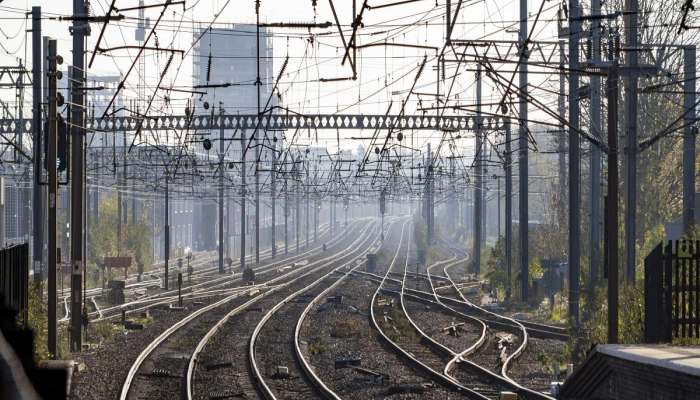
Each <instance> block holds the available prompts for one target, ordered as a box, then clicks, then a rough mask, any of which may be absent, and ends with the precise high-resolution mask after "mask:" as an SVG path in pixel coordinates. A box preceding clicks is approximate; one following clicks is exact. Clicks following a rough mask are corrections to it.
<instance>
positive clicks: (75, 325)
mask: <svg viewBox="0 0 700 400" xmlns="http://www.w3.org/2000/svg"><path fill="white" fill-rule="evenodd" d="M73 16H74V18H75V19H74V20H73V26H72V34H73V68H72V73H71V103H72V104H71V132H72V135H71V136H72V141H71V164H72V165H71V171H70V174H71V218H70V219H71V221H70V223H71V236H70V242H71V246H70V247H71V258H72V271H71V324H70V325H71V335H70V336H71V340H70V344H71V346H70V347H71V351H74V352H76V351H80V350H81V348H82V337H81V328H82V315H83V313H82V287H81V285H82V273H83V267H84V265H83V261H84V257H83V256H84V254H85V248H84V245H85V243H83V240H84V236H83V227H84V215H83V214H84V204H83V200H84V199H83V191H84V190H85V176H84V166H83V162H84V160H83V156H84V151H83V146H84V141H85V97H84V90H83V88H84V86H85V36H88V35H89V34H90V24H89V22H88V20H87V16H88V14H87V9H86V7H85V0H73Z"/></svg>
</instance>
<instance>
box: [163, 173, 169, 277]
mask: <svg viewBox="0 0 700 400" xmlns="http://www.w3.org/2000/svg"><path fill="white" fill-rule="evenodd" d="M164 227H165V231H164V234H163V236H164V237H165V243H164V246H165V247H164V249H163V250H164V251H163V253H164V254H163V256H164V262H163V264H164V266H165V285H164V286H165V290H168V289H169V285H170V280H169V279H168V278H169V277H168V273H169V272H170V271H169V269H170V265H169V262H170V177H169V174H168V169H167V168H166V169H165V224H164Z"/></svg>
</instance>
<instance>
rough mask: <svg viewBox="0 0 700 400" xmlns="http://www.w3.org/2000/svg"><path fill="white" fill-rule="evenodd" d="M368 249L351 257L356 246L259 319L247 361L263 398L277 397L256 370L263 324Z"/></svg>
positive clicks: (269, 399)
mask: <svg viewBox="0 0 700 400" xmlns="http://www.w3.org/2000/svg"><path fill="white" fill-rule="evenodd" d="M377 240H379V239H378V238H375V239H374V241H373V243H376V242H377ZM363 243H364V241H363ZM370 245H371V244H370ZM368 247H369V246H366V247H365V250H363V251H360V253H359V254H356V255H351V254H352V253H354V252H355V251H357V250H358V249H359V248H360V246H359V245H358V246H357V247H356V248H355V249H353V251H350V252H347V253H346V254H344V255H343V256H342V257H343V258H344V257H350V260H349V261H346V262H344V263H343V264H342V265H340V266H339V267H336V268H334V269H333V270H331V271H330V272H328V273H327V274H325V275H323V276H322V277H320V278H319V279H317V280H315V281H313V282H312V283H310V284H309V285H307V286H305V287H303V288H301V289H299V290H297V291H295V292H294V293H292V294H290V295H289V296H287V297H286V298H284V299H283V300H282V301H280V302H278V303H277V304H276V305H275V306H274V307H273V308H272V309H270V311H268V312H267V313H265V315H264V316H263V317H262V318H261V319H260V321H259V322H258V324H257V325H256V326H255V329H254V330H253V334H252V335H251V337H250V341H249V345H248V360H249V363H250V367H251V370H252V371H253V378H254V381H255V382H256V383H257V384H258V386H259V387H260V388H261V389H262V393H263V396H264V397H265V398H266V399H268V400H277V396H275V394H274V393H273V392H272V389H270V387H269V386H268V385H267V383H266V382H265V378H264V377H263V375H262V373H261V372H260V369H259V368H258V365H257V362H256V361H255V355H256V354H255V344H256V342H257V339H258V336H259V335H260V332H261V331H262V329H263V327H264V326H265V324H266V323H267V321H269V320H270V318H272V316H273V315H274V314H275V313H276V312H277V310H279V309H280V308H282V306H283V305H285V304H287V303H288V302H289V301H291V300H292V299H294V298H295V297H297V296H299V295H300V294H301V293H304V292H306V291H307V290H309V289H311V288H313V287H315V286H316V285H318V284H319V283H321V282H322V281H323V280H325V279H326V278H328V277H329V276H331V275H332V274H334V273H335V272H337V271H339V270H340V269H342V268H345V267H346V266H348V265H349V264H351V263H352V262H354V261H356V260H358V259H360V257H362V256H364V255H365V254H367V253H368V252H369V248H368ZM330 258H333V260H331V261H330V262H329V264H334V263H336V262H338V260H339V257H329V259H330ZM319 269H320V268H319Z"/></svg>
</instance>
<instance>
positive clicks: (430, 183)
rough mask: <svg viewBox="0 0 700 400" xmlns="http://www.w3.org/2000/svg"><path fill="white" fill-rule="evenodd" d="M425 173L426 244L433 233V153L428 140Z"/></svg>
mask: <svg viewBox="0 0 700 400" xmlns="http://www.w3.org/2000/svg"><path fill="white" fill-rule="evenodd" d="M427 171H428V172H427V173H426V176H425V177H426V186H427V188H428V196H427V199H426V203H427V205H428V210H427V219H428V235H427V236H428V246H430V245H431V244H432V243H433V235H434V233H435V232H434V225H433V153H432V150H431V148H430V142H428V161H427Z"/></svg>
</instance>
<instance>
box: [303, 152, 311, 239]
mask: <svg viewBox="0 0 700 400" xmlns="http://www.w3.org/2000/svg"><path fill="white" fill-rule="evenodd" d="M305 161H306V223H305V225H306V244H305V245H304V248H309V244H311V237H310V233H311V231H310V229H309V228H310V227H309V221H310V215H309V212H310V211H311V210H310V209H309V161H308V160H305Z"/></svg>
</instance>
